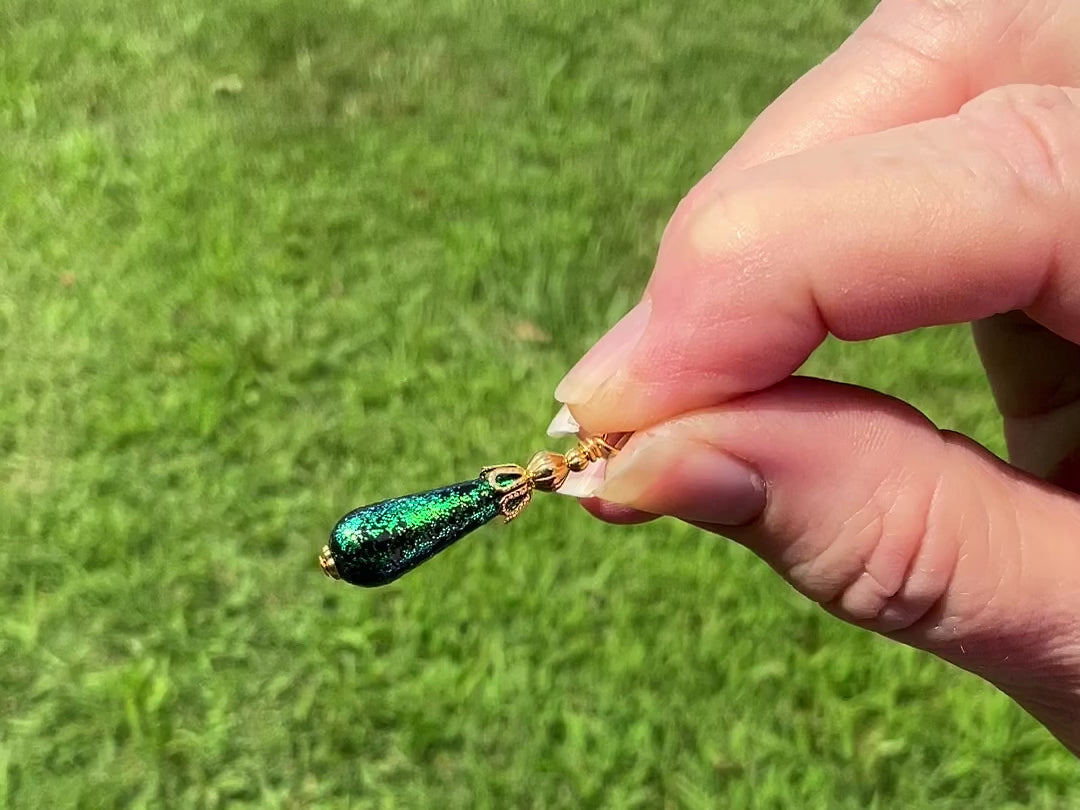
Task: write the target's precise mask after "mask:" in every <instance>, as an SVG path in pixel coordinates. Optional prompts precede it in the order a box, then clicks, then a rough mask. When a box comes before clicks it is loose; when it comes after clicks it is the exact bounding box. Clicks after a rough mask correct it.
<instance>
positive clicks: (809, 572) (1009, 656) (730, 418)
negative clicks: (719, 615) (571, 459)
mask: <svg viewBox="0 0 1080 810" xmlns="http://www.w3.org/2000/svg"><path fill="white" fill-rule="evenodd" d="M596 496H597V498H599V499H601V501H594V502H592V504H591V509H592V510H593V511H594V512H596V513H598V514H599V515H600V516H601V517H603V516H605V512H606V510H608V509H611V508H612V507H610V506H609V505H606V504H611V503H616V504H621V505H623V506H629V507H632V508H634V509H637V510H641V511H643V512H648V513H652V514H666V515H673V516H675V517H678V518H682V519H684V520H687V521H689V522H691V523H694V524H696V525H699V526H701V527H703V528H706V529H709V530H711V531H715V532H717V533H719V534H724V535H726V536H728V537H731V538H733V539H735V540H737V541H738V542H741V543H743V544H745V545H747V546H748V547H750V548H751V549H752V550H753V551H754V552H756V553H757V554H759V555H760V556H762V557H763V558H764V559H765V560H766V561H767V562H768V563H769V564H770V565H772V566H773V567H774V568H775V569H776V570H777V571H778V572H780V573H781V574H782V575H783V576H784V577H785V578H787V579H788V581H789V582H791V584H792V585H794V586H795V587H796V588H797V589H798V590H799V591H801V592H802V593H803V594H805V595H806V596H808V597H810V598H811V599H813V600H815V601H817V602H819V603H820V604H822V605H823V606H824V607H825V608H826V609H827V610H829V611H830V612H832V613H834V614H836V615H838V616H840V617H841V618H843V619H845V620H847V621H849V622H852V623H854V624H857V625H860V626H863V627H866V628H868V629H871V630H875V631H877V632H879V633H882V634H885V635H887V636H889V637H891V638H894V639H896V640H899V641H903V642H905V643H908V644H911V645H913V646H916V647H919V648H922V649H925V650H929V651H931V652H934V653H936V654H938V655H940V656H942V657H943V658H945V659H947V660H949V661H951V662H953V663H954V664H957V665H958V666H961V667H963V668H965V669H968V670H970V671H972V672H975V673H977V674H979V675H981V676H983V677H985V678H986V679H988V680H990V681H991V682H992V683H994V684H995V685H997V686H998V687H999V688H1001V689H1003V690H1004V691H1006V692H1008V693H1009V694H1011V695H1012V696H1013V697H1014V698H1016V699H1017V700H1018V701H1020V703H1021V704H1023V705H1024V706H1025V707H1026V708H1027V709H1028V710H1029V711H1031V712H1032V713H1033V714H1035V715H1036V716H1037V717H1038V718H1039V719H1040V720H1041V721H1042V722H1044V723H1045V724H1046V725H1048V726H1049V727H1050V728H1051V730H1052V731H1054V732H1055V733H1056V734H1058V736H1059V737H1061V739H1063V740H1064V741H1065V742H1066V744H1068V745H1070V747H1072V748H1073V750H1074V751H1080V710H1078V708H1077V707H1078V705H1080V638H1078V636H1080V633H1078V628H1080V585H1078V584H1077V583H1078V581H1080V544H1078V543H1077V542H1076V532H1077V527H1078V526H1080V505H1078V503H1077V501H1076V500H1075V499H1073V498H1072V497H1071V496H1069V495H1067V494H1065V493H1063V492H1060V491H1058V490H1056V489H1053V488H1051V487H1049V486H1047V485H1045V484H1043V483H1041V482H1038V481H1036V480H1035V479H1032V478H1029V477H1027V476H1025V475H1024V474H1023V473H1020V472H1018V471H1016V470H1014V469H1013V468H1011V467H1009V466H1008V465H1006V464H1004V463H1003V462H1001V461H1000V460H998V459H997V458H995V457H993V456H991V455H990V454H989V453H988V452H986V451H985V450H983V449H982V448H980V447H978V446H977V445H974V444H973V443H972V442H970V441H968V440H967V439H965V438H963V437H960V436H958V435H956V434H952V433H943V432H940V431H938V430H937V429H936V428H935V427H934V426H933V425H932V424H931V423H929V422H928V421H927V420H926V419H925V418H924V417H923V416H921V415H920V414H919V413H918V412H916V411H914V410H913V409H911V408H910V407H908V406H907V405H905V404H903V403H900V402H898V401H896V400H893V399H891V398H888V397H885V396H882V395H879V394H876V393H873V392H869V391H866V390H863V389H859V388H854V387H850V386H846V385H840V384H837V383H831V382H822V381H818V380H811V379H805V378H792V379H789V380H787V381H785V382H783V383H781V384H779V385H777V386H775V387H773V388H771V389H768V390H766V391H763V392H760V393H757V394H752V395H748V396H745V397H742V398H740V399H737V400H734V401H731V402H729V403H726V404H724V405H722V406H720V407H716V408H712V409H709V410H704V411H698V412H695V413H691V414H688V415H685V416H681V417H678V418H675V419H673V420H670V421H668V422H664V423H661V424H660V425H658V426H656V427H654V428H651V429H649V430H646V431H644V432H640V433H637V434H635V435H634V436H633V438H631V440H630V441H629V442H628V444H627V445H626V447H625V448H624V449H623V451H622V452H621V453H620V454H619V455H618V456H616V457H615V458H613V459H611V460H610V461H609V462H608V466H607V472H606V477H605V480H604V482H603V484H602V485H601V487H600V489H599V490H598V491H597V492H596Z"/></svg>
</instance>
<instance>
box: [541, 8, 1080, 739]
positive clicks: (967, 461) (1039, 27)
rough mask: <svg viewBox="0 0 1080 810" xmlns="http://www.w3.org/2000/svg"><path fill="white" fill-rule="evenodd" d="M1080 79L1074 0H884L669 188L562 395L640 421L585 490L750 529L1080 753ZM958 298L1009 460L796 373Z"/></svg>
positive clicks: (575, 407)
mask: <svg viewBox="0 0 1080 810" xmlns="http://www.w3.org/2000/svg"><path fill="white" fill-rule="evenodd" d="M1072 85H1080V3H1075V2H1070V1H1069V0H1043V2H1036V1H1035V0H1029V1H1026V2H1025V1H1022V0H1007V1H1006V0H1002V1H1001V2H977V1H971V0H968V1H966V2H965V1H964V0H884V2H883V3H882V4H881V5H880V6H879V8H878V10H877V11H876V12H875V13H874V15H873V16H872V17H871V18H870V19H869V20H867V22H866V23H864V24H863V26H862V27H861V28H860V29H859V30H858V31H857V32H856V33H855V34H854V35H853V36H852V37H851V38H850V39H849V40H848V41H847V42H846V43H845V44H844V45H843V46H842V47H841V48H840V49H839V50H838V51H837V52H836V53H834V54H833V55H832V56H831V57H830V58H829V59H828V60H827V61H826V62H825V63H823V64H822V65H821V66H819V67H818V68H816V69H814V70H813V71H811V72H810V73H809V74H807V75H806V76H805V77H803V78H802V79H801V80H800V81H799V82H798V83H797V84H795V85H794V86H793V87H792V88H791V89H790V90H788V91H787V92H786V93H785V94H784V95H783V96H782V97H781V98H780V99H779V100H778V101H777V102H776V103H775V104H773V105H772V106H771V107H770V108H769V109H768V110H766V111H765V112H764V113H763V114H762V115H761V117H760V118H759V119H758V120H757V121H756V122H755V124H754V125H753V126H752V127H751V128H750V130H749V131H748V132H747V133H746V135H745V136H744V137H743V138H742V140H741V141H740V142H739V143H738V144H737V145H736V146H735V147H734V148H733V149H732V150H731V151H730V152H729V153H728V154H727V156H726V157H725V158H724V159H723V160H722V161H721V162H720V163H719V164H718V165H717V166H716V167H715V169H714V170H713V171H712V172H711V173H710V174H709V175H708V176H707V177H705V179H703V180H702V181H701V182H700V183H699V184H698V185H697V187H695V188H694V189H693V190H692V191H691V192H690V194H689V195H688V196H687V197H686V198H685V200H684V201H683V202H682V203H681V204H680V205H679V207H678V209H677V210H676V212H675V214H674V216H673V217H672V219H671V222H670V223H669V225H668V228H667V230H666V232H665V234H664V238H663V240H662V243H661V247H660V251H659V257H658V259H657V263H656V267H655V270H654V272H653V275H652V278H651V280H650V282H649V284H648V286H647V289H646V291H645V293H644V297H643V299H642V302H641V303H640V304H639V305H638V306H637V307H635V308H634V309H633V310H632V311H631V312H630V314H628V315H627V316H626V317H625V318H624V319H623V320H622V321H620V323H619V324H618V325H616V326H615V327H614V328H613V329H612V330H611V331H610V332H609V333H608V335H606V336H605V337H604V338H602V339H601V340H600V342H599V343H597V345H596V346H595V347H593V349H592V350H591V351H590V352H589V353H588V354H587V355H586V356H585V358H583V359H582V361H581V362H579V364H578V365H577V366H575V368H574V369H573V370H572V371H571V373H570V374H569V375H568V376H567V377H566V379H565V380H564V381H563V382H562V384H561V385H560V386H559V388H558V391H557V393H556V396H557V397H558V398H559V399H560V401H562V402H565V403H568V404H569V406H570V409H571V411H572V413H573V415H574V417H575V418H576V419H577V420H578V422H580V424H581V425H582V426H583V427H584V428H585V429H587V430H590V431H636V434H635V436H634V437H633V438H632V439H631V440H630V442H629V443H628V445H627V446H626V448H625V449H624V450H623V452H622V453H621V454H620V455H619V456H618V457H616V458H615V459H613V460H612V461H611V462H609V464H608V466H607V473H606V479H605V480H604V482H603V483H602V484H601V486H600V489H599V490H598V491H597V492H596V496H597V498H598V499H599V500H592V501H589V502H587V504H588V506H589V508H590V509H591V510H592V511H593V512H594V513H595V514H597V515H599V516H601V517H605V518H608V519H611V520H630V519H634V516H635V514H637V513H636V512H633V511H629V510H627V509H626V508H625V507H632V508H633V510H639V512H644V513H648V514H651V515H655V514H666V515H674V516H676V517H679V518H682V519H684V520H687V521H690V522H692V523H694V524H697V525H699V526H702V527H703V528H706V529H709V530H711V531H715V532H717V533H720V534H723V535H725V536H728V537H732V538H734V539H736V540H738V541H739V542H742V543H745V544H746V545H747V546H749V547H750V548H751V549H753V550H754V551H755V552H757V553H758V554H760V555H761V556H762V557H763V558H765V559H766V560H767V561H768V562H769V563H770V564H771V565H772V566H774V567H775V568H776V569H777V570H778V571H779V572H780V573H781V574H783V575H784V576H785V577H786V578H787V579H788V580H789V581H790V582H791V583H792V584H793V585H794V586H795V587H796V588H798V589H799V590H800V591H801V592H803V593H804V594H806V595H807V596H809V597H810V598H812V599H814V600H816V601H818V602H820V603H821V604H822V605H824V606H825V607H826V608H827V609H829V610H830V611H832V612H834V613H835V614H837V615H838V616H841V617H842V618H844V619H846V620H848V621H850V622H854V623H856V624H859V625H861V626H864V627H867V628H871V629H873V630H876V631H878V632H881V633H884V634H886V635H888V636H890V637H892V638H895V639H898V640H901V641H904V642H907V643H909V644H912V645H914V646H917V647H921V648H923V649H926V650H930V651H932V652H934V653H936V654H938V655H940V656H942V657H944V658H946V659H947V660H949V661H952V662H954V663H955V664H957V665H959V666H962V667H964V668H966V669H969V670H971V671H973V672H975V673H978V674H979V675H982V676H983V677H985V678H987V679H988V680H990V681H991V682H993V683H994V684H996V685H997V686H998V687H1000V688H1001V689H1002V690H1004V691H1005V692H1007V693H1008V694H1010V695H1012V696H1013V697H1014V698H1015V699H1016V700H1018V701H1019V702H1020V703H1021V704H1022V705H1023V706H1024V707H1025V708H1027V709H1028V711H1030V712H1031V713H1032V714H1034V715H1035V716H1036V717H1037V718H1039V719H1040V720H1041V721H1042V722H1043V723H1045V724H1046V725H1047V726H1048V727H1049V728H1050V729H1051V731H1053V732H1054V733H1055V734H1057V735H1058V736H1059V738H1060V739H1061V740H1062V741H1063V742H1065V744H1066V745H1068V746H1069V747H1070V748H1071V749H1072V750H1073V751H1074V752H1078V753H1080V499H1078V498H1077V496H1076V494H1075V493H1077V492H1078V491H1080V346H1078V345H1077V343H1078V342H1080V90H1075V89H1071V86H1072ZM963 321H971V322H972V323H973V324H974V329H975V335H976V340H977V344H978V346H979V349H980V353H981V355H982V357H983V361H984V365H985V368H986V371H987V374H988V375H989V378H990V383H991V386H992V388H993V390H994V394H995V397H996V399H997V402H998V406H999V407H1000V409H1001V412H1002V414H1003V415H1004V419H1005V430H1006V438H1007V442H1008V446H1009V451H1010V455H1011V458H1012V462H1013V466H1009V465H1006V464H1005V463H1003V462H1001V461H999V460H998V459H996V458H994V457H993V456H991V455H990V454H989V453H987V452H986V451H985V450H983V449H982V448H981V447H979V446H977V445H976V444H974V443H973V442H971V441H969V440H968V439H966V438H964V437H961V436H958V435H955V434H951V433H943V432H941V431H938V430H937V429H935V427H934V426H933V425H932V424H930V423H929V422H928V421H927V420H926V419H925V418H924V417H922V416H921V415H920V414H919V413H917V412H916V411H915V410H913V409H912V408H910V407H908V406H907V405H905V404H903V403H901V402H898V401H896V400H893V399H890V398H888V397H885V396H883V395H880V394H877V393H874V392H870V391H866V390H862V389H858V388H853V387H850V386H845V385H840V384H836V383H831V382H825V381H818V380H809V379H799V378H793V377H792V376H791V374H792V372H793V371H794V370H795V369H797V368H798V367H799V366H800V365H801V364H802V363H803V361H804V360H806V358H807V357H808V356H809V354H810V353H811V351H813V349H814V348H815V347H816V346H818V345H819V344H820V343H821V342H822V340H823V339H824V338H825V336H826V335H827V334H833V335H836V336H838V337H840V338H842V339H847V340H861V339H865V338H872V337H876V336H879V335H885V334H890V333H896V332H902V331H905V330H909V329H913V328H916V327H921V326H929V325H934V324H946V323H957V322H963ZM613 504H621V505H624V506H623V507H618V506H614V505H613Z"/></svg>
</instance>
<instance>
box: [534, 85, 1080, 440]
mask: <svg viewBox="0 0 1080 810" xmlns="http://www.w3.org/2000/svg"><path fill="white" fill-rule="evenodd" d="M1078 102H1080V91H1075V90H1061V89H1058V88H1045V87H1016V88H1004V89H1002V90H996V91H992V92H990V93H988V94H985V95H984V96H982V97H980V98H979V99H977V100H976V101H974V102H972V103H971V104H969V105H967V106H966V107H965V108H964V109H963V110H962V111H961V112H960V113H959V114H957V115H954V116H950V117H947V118H942V119H937V120H934V121H929V122H925V123H920V124H913V125H909V126H905V127H900V128H897V129H894V130H889V131H886V132H882V133H876V134H872V135H865V136H861V137H857V138H851V139H848V140H845V141H841V142H837V143H834V144H829V145H825V146H821V147H817V148H814V149H810V150H807V151H805V152H801V153H799V154H796V155H792V156H790V157H786V158H782V159H779V160H775V161H771V162H769V163H766V164H763V165H761V166H757V167H754V168H750V169H747V170H746V171H744V172H739V173H737V174H733V175H730V176H729V177H728V179H727V180H726V181H725V182H724V183H721V184H719V186H718V187H717V188H716V189H714V190H713V192H712V193H711V194H710V195H708V197H707V198H704V199H703V200H702V201H701V202H700V204H698V205H697V206H695V207H694V208H693V209H692V210H689V211H682V212H680V213H677V214H676V217H675V218H674V219H673V220H672V223H671V225H670V226H669V230H668V234H667V235H666V237H665V240H664V244H663V245H662V247H661V251H660V256H659V259H658V262H657V266H656V270H655V271H654V274H653V277H652V279H651V281H650V283H649V286H648V289H647V291H646V296H645V300H644V301H643V303H642V304H641V305H639V307H637V308H635V311H634V312H633V313H632V314H631V315H629V316H628V317H627V318H626V319H624V321H622V322H621V323H620V325H617V326H616V327H615V329H613V330H612V332H611V333H609V335H608V336H606V337H605V338H604V339H602V340H601V341H600V342H599V343H598V344H597V346H596V347H594V349H593V351H591V352H590V353H589V354H588V355H586V357H585V358H584V359H583V360H582V362H581V363H579V364H578V366H576V367H575V369H574V370H573V371H572V372H571V373H570V374H569V375H568V376H567V378H566V379H565V380H564V381H563V383H562V384H561V385H560V386H559V389H558V390H557V392H556V396H557V397H558V398H559V399H560V400H561V401H563V402H566V403H568V404H570V405H571V406H573V410H574V414H575V416H576V417H577V418H578V421H579V422H580V423H581V424H582V425H583V426H584V427H585V428H586V429H589V430H637V429H640V428H643V427H647V426H648V425H650V424H653V423H655V422H657V421H659V420H661V419H664V418H667V417H670V416H673V415H675V414H678V413H682V412H685V411H689V410H693V409H696V408H701V407H705V406H708V405H712V404H715V403H717V402H720V401H723V400H724V399H727V398H730V397H733V396H736V395H739V394H742V393H746V392H749V391H754V390H759V389H762V388H765V387H768V386H770V385H772V384H774V383H776V382H778V381H780V380H781V379H783V378H784V377H786V376H788V375H789V374H791V373H792V372H793V371H794V370H795V369H796V368H798V367H799V366H800V365H801V364H802V363H803V362H804V361H805V360H806V358H807V357H808V356H809V354H810V352H811V351H813V349H814V348H815V347H816V346H817V345H818V344H819V343H820V342H821V341H822V340H823V339H824V338H825V336H826V335H827V334H828V333H832V334H834V335H836V336H838V337H840V338H842V339H847V340H862V339H866V338H871V337H876V336H879V335H884V334H890V333H895V332H900V331H906V330H909V329H913V328H916V327H919V326H929V325H935V324H944V323H956V322H962V321H969V320H975V319H979V318H984V317H987V316H989V315H992V314H995V313H999V312H1005V311H1009V310H1017V309H1018V310H1025V311H1027V312H1028V314H1029V315H1031V316H1032V317H1033V318H1034V319H1035V320H1036V321H1038V322H1040V323H1042V324H1043V325H1045V326H1047V327H1048V328H1050V329H1052V330H1053V331H1055V332H1057V333H1058V334H1060V335H1062V336H1064V337H1066V338H1068V339H1070V340H1080V317H1078V316H1080V234H1077V232H1076V229H1075V227H1073V223H1075V222H1076V220H1077V216H1078V215H1080V203H1078V198H1080V187H1078V186H1080V109H1078Z"/></svg>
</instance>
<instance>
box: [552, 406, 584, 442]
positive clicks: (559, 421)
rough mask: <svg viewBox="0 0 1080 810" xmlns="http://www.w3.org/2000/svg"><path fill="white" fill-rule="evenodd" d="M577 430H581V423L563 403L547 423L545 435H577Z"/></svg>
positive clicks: (558, 436) (555, 436)
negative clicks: (548, 423)
mask: <svg viewBox="0 0 1080 810" xmlns="http://www.w3.org/2000/svg"><path fill="white" fill-rule="evenodd" d="M579 430H581V425H579V424H578V423H577V420H576V419H575V418H574V415H573V414H572V413H570V409H569V408H568V407H566V406H565V405H563V406H562V407H561V408H559V412H558V413H557V414H555V418H554V419H552V420H551V424H550V425H548V429H547V435H548V436H551V437H553V438H556V439H557V438H560V437H562V436H577V434H578V431H579Z"/></svg>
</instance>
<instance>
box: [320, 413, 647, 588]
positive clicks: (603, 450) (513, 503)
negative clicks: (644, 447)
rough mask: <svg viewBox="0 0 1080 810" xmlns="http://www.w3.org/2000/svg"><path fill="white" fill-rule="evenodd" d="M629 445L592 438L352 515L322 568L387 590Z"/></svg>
mask: <svg viewBox="0 0 1080 810" xmlns="http://www.w3.org/2000/svg"><path fill="white" fill-rule="evenodd" d="M627 438H628V434H615V433H605V434H602V435H599V436H587V437H585V438H583V439H581V440H580V441H579V443H578V445H577V447H575V448H574V449H572V450H570V451H569V452H568V453H565V454H564V453H556V452H552V451H550V450H541V451H539V452H538V453H536V454H535V455H533V457H532V458H531V459H530V460H529V463H528V464H527V465H526V466H525V467H520V466H518V465H517V464H498V465H495V466H493V467H484V468H483V469H482V470H481V471H480V475H479V476H478V477H476V478H474V479H473V480H471V481H463V482H461V483H459V484H451V485H450V486H446V487H441V488H439V489H431V490H428V491H427V492H418V493H416V494H415V495H405V496H403V497H400V498H392V499H390V500H387V501H380V502H379V503H374V504H371V505H370V506H362V507H360V508H359V509H354V510H353V511H352V512H349V513H348V514H347V515H345V516H344V517H343V518H341V520H339V521H338V522H337V525H336V526H334V529H333V531H331V532H330V541H329V542H328V543H327V544H326V545H325V546H324V547H323V549H322V553H320V555H319V564H320V565H321V566H322V569H323V571H324V572H326V575H327V576H329V577H331V578H333V579H341V580H344V581H345V582H348V583H350V584H352V585H360V586H362V587H365V588H373V587H377V586H379V585H386V584H387V583H390V582H393V581H394V580H395V579H397V578H398V577H400V576H402V575H403V574H406V573H408V572H409V571H411V570H412V569H414V568H416V567H417V566H418V565H420V564H421V563H422V562H424V561H426V560H429V559H431V558H432V557H434V556H435V555H436V554H438V553H439V552H440V551H443V550H445V549H446V548H448V547H449V546H451V545H452V544H453V543H455V542H457V541H458V540H460V539H461V538H462V537H464V536H465V535H467V534H469V533H470V532H472V531H474V530H476V529H479V528H480V527H481V526H483V525H484V524H486V523H489V522H491V521H492V520H494V519H495V518H497V517H502V518H503V519H504V521H505V522H507V523H509V522H510V521H511V520H513V519H514V518H516V517H517V516H518V515H520V514H521V512H522V511H523V510H524V509H525V507H526V506H528V505H529V502H530V501H531V500H532V495H533V492H534V491H540V492H557V491H558V489H559V488H560V487H561V486H562V485H563V482H565V481H566V477H567V475H569V474H570V473H571V472H581V471H582V470H584V469H585V468H586V467H588V466H589V465H590V464H592V463H593V462H595V461H599V460H600V459H605V458H608V457H609V456H611V455H613V454H615V453H617V452H618V450H619V448H620V447H621V446H622V444H623V442H624V441H625V440H626V439H627Z"/></svg>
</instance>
